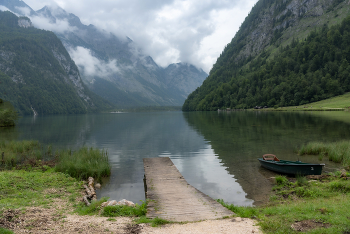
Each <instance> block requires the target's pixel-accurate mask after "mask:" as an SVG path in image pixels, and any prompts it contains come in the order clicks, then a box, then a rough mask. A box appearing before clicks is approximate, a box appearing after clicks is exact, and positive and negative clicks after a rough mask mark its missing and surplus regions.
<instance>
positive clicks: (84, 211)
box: [76, 197, 108, 215]
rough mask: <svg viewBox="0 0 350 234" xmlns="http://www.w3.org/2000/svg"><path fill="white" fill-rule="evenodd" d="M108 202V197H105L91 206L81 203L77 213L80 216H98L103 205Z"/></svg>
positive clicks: (93, 202)
mask: <svg viewBox="0 0 350 234" xmlns="http://www.w3.org/2000/svg"><path fill="white" fill-rule="evenodd" d="M107 200H108V198H107V197H103V198H101V199H100V200H96V201H92V202H91V204H90V206H86V205H85V204H83V203H81V204H80V206H79V207H78V208H77V209H76V212H77V213H78V214H79V215H98V214H99V212H100V210H101V204H102V203H103V202H106V201H107Z"/></svg>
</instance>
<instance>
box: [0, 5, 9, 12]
mask: <svg viewBox="0 0 350 234" xmlns="http://www.w3.org/2000/svg"><path fill="white" fill-rule="evenodd" d="M0 11H11V10H10V9H8V8H7V7H5V6H2V5H0ZM11 12H12V11H11Z"/></svg>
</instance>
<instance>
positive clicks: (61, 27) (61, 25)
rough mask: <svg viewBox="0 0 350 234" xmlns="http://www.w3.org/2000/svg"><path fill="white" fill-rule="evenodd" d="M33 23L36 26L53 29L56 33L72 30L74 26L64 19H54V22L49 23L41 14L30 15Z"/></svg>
mask: <svg viewBox="0 0 350 234" xmlns="http://www.w3.org/2000/svg"><path fill="white" fill-rule="evenodd" d="M30 19H31V21H32V23H33V25H34V26H35V27H36V28H40V29H45V30H48V31H54V32H57V33H64V32H66V31H70V32H71V31H74V30H76V28H75V27H71V26H70V25H69V23H68V21H66V20H56V23H51V22H50V20H49V19H48V18H45V17H41V16H32V17H30Z"/></svg>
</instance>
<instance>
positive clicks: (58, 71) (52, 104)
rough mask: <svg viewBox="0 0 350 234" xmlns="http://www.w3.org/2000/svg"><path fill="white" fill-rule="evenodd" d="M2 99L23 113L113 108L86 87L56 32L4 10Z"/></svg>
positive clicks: (0, 72)
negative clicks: (35, 26)
mask: <svg viewBox="0 0 350 234" xmlns="http://www.w3.org/2000/svg"><path fill="white" fill-rule="evenodd" d="M0 98H2V99H4V100H7V101H10V102H11V103H12V104H13V105H14V107H15V108H16V109H17V110H18V111H19V112H20V113H21V114H33V113H34V114H58V113H86V112H89V111H97V110H99V109H102V108H108V107H110V105H109V104H108V103H107V102H105V101H104V100H102V99H101V98H99V97H97V96H96V95H94V94H92V93H91V92H90V91H89V90H88V89H87V88H85V86H84V84H83V83H82V81H81V78H80V75H79V71H78V69H77V67H76V65H75V63H74V62H73V60H72V59H71V58H70V56H69V54H68V52H67V51H66V50H65V48H64V47H63V45H62V43H61V41H60V40H59V39H58V38H57V37H56V35H55V34H54V33H52V32H48V31H45V30H39V29H35V28H34V27H32V26H31V22H30V20H29V19H28V18H25V17H20V18H18V17H17V16H15V15H14V14H12V13H10V12H1V11H0Z"/></svg>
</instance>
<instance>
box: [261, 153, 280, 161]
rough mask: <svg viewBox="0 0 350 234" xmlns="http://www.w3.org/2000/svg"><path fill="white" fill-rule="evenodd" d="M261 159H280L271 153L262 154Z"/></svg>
mask: <svg viewBox="0 0 350 234" xmlns="http://www.w3.org/2000/svg"><path fill="white" fill-rule="evenodd" d="M263 159H264V160H270V161H277V162H278V161H280V160H279V159H278V158H277V157H276V155H273V154H264V155H263Z"/></svg>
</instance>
